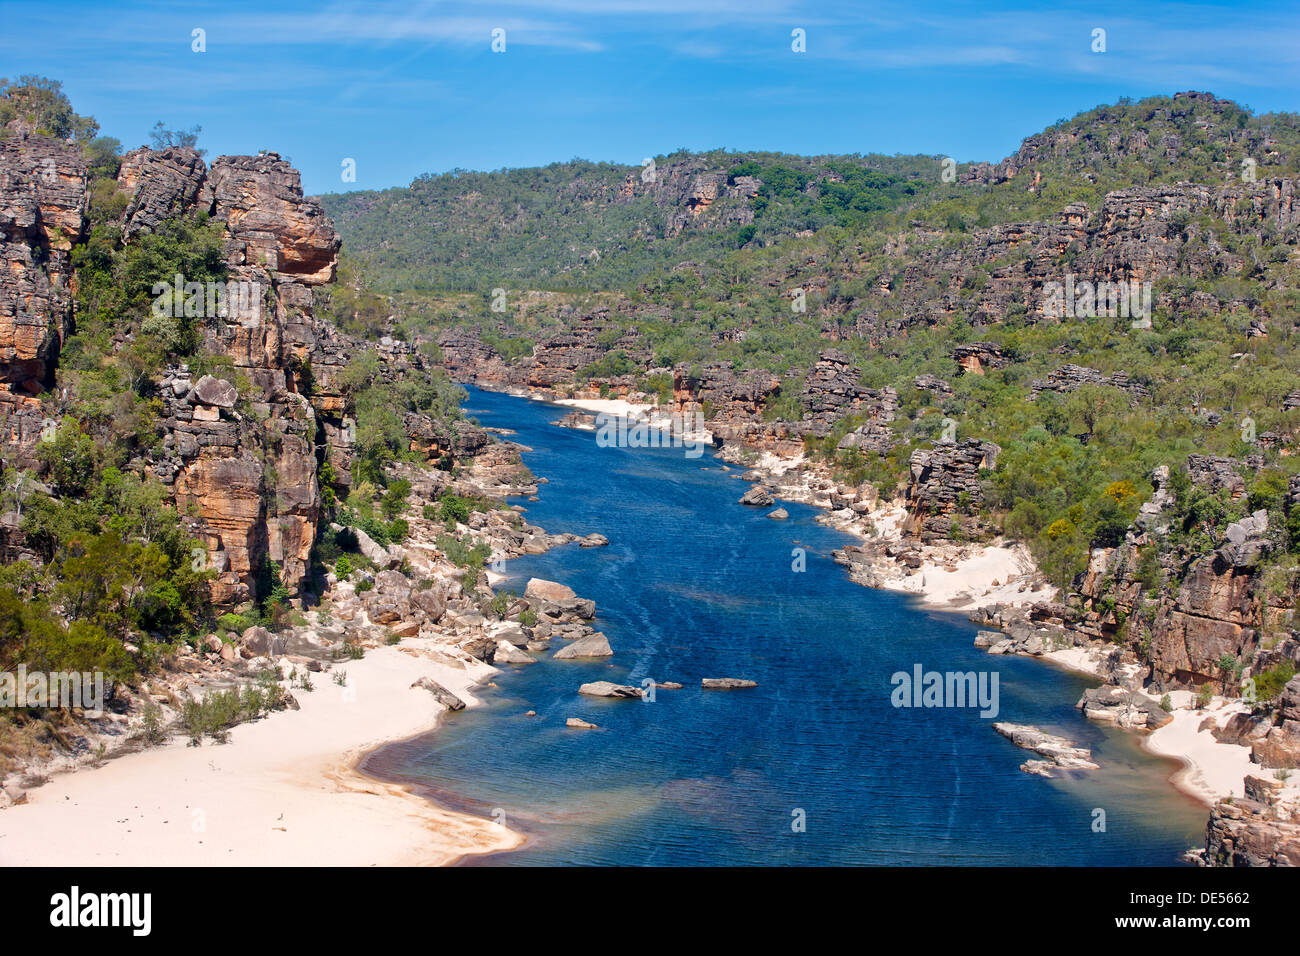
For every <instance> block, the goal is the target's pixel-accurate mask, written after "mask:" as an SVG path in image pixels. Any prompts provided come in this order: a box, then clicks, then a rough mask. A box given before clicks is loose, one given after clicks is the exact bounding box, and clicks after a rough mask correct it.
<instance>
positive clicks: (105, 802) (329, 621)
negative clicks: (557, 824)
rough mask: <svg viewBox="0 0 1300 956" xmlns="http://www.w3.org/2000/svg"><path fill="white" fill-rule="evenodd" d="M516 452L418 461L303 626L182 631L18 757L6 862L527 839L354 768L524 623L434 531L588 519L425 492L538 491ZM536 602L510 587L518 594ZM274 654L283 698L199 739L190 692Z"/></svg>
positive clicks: (9, 796)
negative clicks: (29, 753) (66, 732)
mask: <svg viewBox="0 0 1300 956" xmlns="http://www.w3.org/2000/svg"><path fill="white" fill-rule="evenodd" d="M521 468H522V465H521V463H520V461H519V458H518V453H517V450H514V448H513V446H493V448H492V449H489V452H485V453H484V454H483V455H482V456H481V457H480V458H479V459H476V460H475V462H474V465H473V467H472V468H470V469H468V470H467V471H466V472H465V473H463V474H462V475H461V476H459V477H458V478H455V479H452V478H449V477H448V476H446V475H443V474H440V473H435V472H427V471H422V470H420V469H415V468H410V469H409V470H408V473H407V477H409V478H410V479H411V486H412V487H411V497H410V499H409V500H408V502H407V505H408V508H407V511H406V512H405V517H406V519H407V521H408V526H409V529H410V537H409V538H407V539H406V540H405V541H404V542H403V543H401V544H397V543H394V544H391V545H388V546H387V547H384V546H381V545H379V544H377V543H376V542H375V541H373V540H372V539H370V537H369V536H368V535H365V534H364V532H361V531H357V532H356V535H357V538H358V544H359V550H360V552H361V554H362V555H363V556H364V563H365V568H366V569H362V570H355V569H354V570H353V571H351V572H349V573H348V574H347V575H346V576H345V579H343V580H339V579H338V577H337V576H336V574H335V573H333V572H331V573H330V574H329V575H328V584H329V587H328V589H327V590H326V592H325V593H324V594H322V595H320V598H319V601H320V603H319V605H318V606H316V607H314V608H313V609H311V610H306V611H305V612H304V611H296V612H295V617H296V620H295V621H294V623H293V624H292V626H288V625H286V626H285V627H284V628H283V629H282V630H281V631H279V632H278V633H275V634H272V633H271V632H269V631H267V630H265V629H264V628H262V627H257V626H254V627H249V628H247V629H246V630H245V631H244V632H243V633H242V635H241V634H232V635H227V636H226V637H225V638H224V639H223V638H221V637H219V636H218V635H216V634H211V635H208V636H207V637H206V638H202V639H200V640H198V641H196V642H193V643H191V644H188V645H182V646H179V647H177V648H175V649H173V650H172V651H171V653H170V654H169V655H168V656H167V659H166V661H165V662H163V663H162V664H161V665H160V666H158V667H156V668H155V669H154V670H153V671H151V672H150V673H149V675H148V676H146V677H144V678H142V680H141V681H140V683H139V685H138V686H133V687H132V688H130V689H124V690H123V694H124V696H125V698H126V704H127V708H128V709H127V712H126V713H123V714H116V713H107V714H105V716H104V717H103V718H102V720H100V721H99V722H98V723H97V724H96V725H94V726H87V727H86V728H85V730H84V737H82V738H80V739H79V740H74V741H71V742H70V743H69V744H68V747H69V748H71V749H72V751H73V753H72V754H70V755H69V756H60V757H58V758H57V759H53V760H45V761H38V762H34V763H32V764H30V765H29V766H27V767H25V768H22V772H21V773H18V772H16V773H14V774H13V776H14V777H16V778H17V777H21V782H20V784H19V785H18V786H10V787H9V788H8V790H7V791H5V792H3V793H2V794H0V795H3V796H4V797H5V804H8V803H10V802H13V805H11V806H4V809H0V864H4V865H39V864H45V865H48V864H50V863H52V862H55V863H58V864H60V865H88V866H90V865H113V866H123V865H142V866H145V865H159V864H162V865H176V866H220V865H290V866H314V865H343V866H361V865H445V864H450V863H454V862H456V861H458V860H460V859H462V858H463V857H465V856H467V855H474V854H481V853H491V852H497V851H501V850H508V849H513V848H515V847H518V846H519V845H521V844H522V843H523V842H524V837H523V836H522V835H521V834H519V833H516V832H514V831H511V830H509V829H508V828H506V827H505V826H502V825H500V824H498V823H496V822H495V821H493V820H488V819H484V818H482V817H477V816H473V815H469V814H465V813H460V812H455V811H452V810H449V809H447V808H444V807H442V806H439V805H437V804H435V803H433V802H431V801H429V800H427V799H426V798H425V797H424V796H422V795H420V794H417V793H414V792H412V791H411V790H409V789H407V788H406V787H404V786H400V785H395V784H393V783H390V782H385V781H380V780H377V779H375V778H373V777H371V776H369V775H367V774H365V773H363V772H361V771H360V770H359V769H358V766H359V764H360V762H361V761H362V760H363V759H364V758H365V757H367V756H368V755H369V754H370V753H372V752H374V751H376V750H378V749H380V748H382V747H383V746H384V745H386V744H389V743H393V742H396V741H401V740H407V739H410V738H413V737H417V736H421V735H423V734H425V733H428V732H429V731H431V730H433V729H435V728H436V727H437V726H438V724H439V722H440V719H441V717H442V715H443V714H445V713H446V712H447V711H448V709H453V710H454V709H460V708H461V707H466V706H474V705H475V704H476V703H477V700H476V699H475V696H474V694H473V692H472V691H473V688H474V687H476V686H479V685H481V684H483V683H484V682H486V681H489V680H490V679H491V678H492V677H494V676H495V675H497V674H498V673H500V671H499V670H498V668H497V667H494V666H492V664H493V662H494V661H495V662H496V663H497V664H498V665H500V664H501V662H502V660H503V659H504V660H505V661H507V662H509V661H511V660H512V659H513V658H517V656H518V653H519V652H516V651H514V650H512V651H511V652H510V653H509V654H507V652H506V650H505V648H504V645H505V644H506V643H507V642H506V641H505V637H504V636H505V635H515V637H516V639H518V635H519V634H522V632H521V631H519V628H518V625H517V624H516V623H515V622H513V621H507V620H505V619H504V617H505V615H498V614H495V613H494V614H493V615H492V617H491V618H490V619H489V617H488V616H487V615H486V614H485V609H486V608H487V606H488V604H489V603H490V601H491V600H492V597H493V595H492V594H491V593H490V592H489V591H487V590H486V589H483V588H482V586H481V583H482V578H481V577H480V578H477V579H475V578H471V577H469V576H468V575H467V574H466V572H465V568H464V564H465V560H466V559H465V558H464V557H463V556H462V558H461V559H460V560H461V564H460V565H457V564H456V563H454V562H453V561H452V560H451V558H450V557H449V556H448V555H447V554H446V553H444V551H443V550H441V544H442V537H443V536H444V535H453V536H454V537H456V538H459V539H462V544H461V546H462V548H468V547H469V545H470V544H475V545H483V546H486V547H488V548H490V550H491V553H492V554H493V555H494V556H498V557H499V558H502V559H504V558H510V557H517V556H519V555H521V554H524V553H532V554H535V553H540V552H542V551H545V550H547V549H549V548H551V547H554V546H556V545H559V544H564V543H569V542H571V541H576V540H577V537H576V536H575V535H551V534H548V533H546V532H545V531H544V530H543V529H541V528H538V527H535V526H531V525H528V524H527V523H525V522H524V521H523V517H522V513H521V512H522V509H520V508H518V507H516V508H489V509H488V510H485V511H473V512H470V513H469V515H468V516H467V517H466V519H465V520H464V521H462V522H456V523H455V524H454V525H450V524H449V523H448V522H447V521H446V520H445V519H436V520H435V519H434V518H431V517H430V515H429V513H428V509H429V508H430V507H431V506H433V505H434V502H436V501H437V500H438V499H439V496H440V495H442V494H443V493H444V492H446V491H451V492H453V493H457V494H460V495H464V496H467V497H471V498H478V497H487V498H501V497H505V496H508V495H518V494H528V493H532V492H535V491H536V490H537V485H536V484H533V483H530V482H531V475H529V474H528V473H527V470H526V469H523V470H521ZM524 479H527V481H525V483H523V484H521V483H520V482H521V480H524ZM358 563H361V559H358ZM341 566H342V565H339V567H341ZM527 608H528V604H527V603H525V602H516V604H515V605H514V606H513V611H512V613H513V614H514V617H515V618H516V619H517V618H518V617H519V614H520V613H521V612H522V611H523V610H525V609H527ZM498 618H500V619H498ZM534 631H535V629H534ZM533 636H534V637H536V633H535V632H534V635H533ZM543 643H547V641H543ZM270 672H278V673H276V677H278V678H279V680H278V683H279V687H280V689H281V693H282V694H284V695H286V699H287V707H286V708H283V709H276V710H272V711H270V712H269V713H266V714H264V715H263V716H261V717H260V718H258V719H255V720H252V721H245V722H244V723H238V724H235V725H234V726H233V727H231V728H230V729H229V730H228V731H225V732H217V733H215V734H214V733H212V732H209V733H208V734H200V735H199V736H200V738H201V739H204V743H203V745H202V746H188V745H187V741H188V736H189V735H188V734H187V733H186V732H184V730H183V725H184V716H183V710H184V707H183V705H184V702H185V701H187V700H189V701H195V700H201V699H204V698H206V697H207V696H208V695H209V694H212V693H217V692H223V691H226V690H231V689H233V690H239V689H240V688H244V687H248V686H250V685H260V683H261V682H262V681H263V680H264V679H265V678H266V677H267V676H268V674H269V673H270ZM149 704H154V705H157V707H158V710H159V720H160V722H161V734H162V743H161V744H159V745H154V746H149V745H144V744H141V743H139V742H138V741H139V740H140V739H141V738H142V736H143V734H142V731H143V729H144V723H145V720H144V714H145V713H146V711H147V708H148V705H149ZM168 735H170V736H168ZM215 737H223V738H224V741H223V742H218V741H217V740H216V739H215ZM97 746H98V747H102V748H103V749H102V750H101V751H100V753H101V756H100V757H96V756H94V754H95V752H96V749H97ZM105 758H108V759H105ZM0 806H3V805H0ZM344 834H346V838H344V837H343V836H342V835H344Z"/></svg>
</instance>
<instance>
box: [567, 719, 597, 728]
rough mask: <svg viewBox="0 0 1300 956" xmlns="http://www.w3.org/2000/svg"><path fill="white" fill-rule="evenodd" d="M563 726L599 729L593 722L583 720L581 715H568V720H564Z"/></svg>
mask: <svg viewBox="0 0 1300 956" xmlns="http://www.w3.org/2000/svg"><path fill="white" fill-rule="evenodd" d="M564 726H566V727H573V728H575V729H577V730H599V729H600V728H599V727H597V726H596V725H595V724H593V723H589V722H588V721H585V720H583V719H582V718H581V717H570V718H569V719H568V720H566V721H565V722H564Z"/></svg>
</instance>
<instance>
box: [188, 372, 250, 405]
mask: <svg viewBox="0 0 1300 956" xmlns="http://www.w3.org/2000/svg"><path fill="white" fill-rule="evenodd" d="M194 397H195V399H196V400H197V401H199V402H201V403H202V404H204V405H215V406H216V407H217V408H234V407H235V399H237V398H239V390H238V389H237V388H235V386H234V385H232V384H231V383H230V382H227V381H226V380H225V379H224V378H213V377H212V376H211V375H204V376H203V377H202V378H201V379H199V380H198V381H197V382H195V383H194Z"/></svg>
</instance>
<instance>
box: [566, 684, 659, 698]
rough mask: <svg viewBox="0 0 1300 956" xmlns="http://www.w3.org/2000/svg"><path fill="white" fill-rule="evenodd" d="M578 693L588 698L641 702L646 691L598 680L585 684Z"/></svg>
mask: <svg viewBox="0 0 1300 956" xmlns="http://www.w3.org/2000/svg"><path fill="white" fill-rule="evenodd" d="M578 693H579V694H583V695H585V696H587V697H612V698H615V699H631V700H640V699H641V697H642V696H643V695H644V693H645V692H644V691H642V690H641V688H640V687H632V686H629V685H627V684H615V683H613V682H612V681H607V680H597V681H591V682H590V683H587V684H583V685H582V686H581V687H579V688H578Z"/></svg>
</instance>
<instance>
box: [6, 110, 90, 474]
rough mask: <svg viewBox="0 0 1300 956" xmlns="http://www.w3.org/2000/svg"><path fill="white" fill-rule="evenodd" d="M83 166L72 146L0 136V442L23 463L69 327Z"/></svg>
mask: <svg viewBox="0 0 1300 956" xmlns="http://www.w3.org/2000/svg"><path fill="white" fill-rule="evenodd" d="M86 175H87V173H86V161H85V159H84V158H83V156H82V153H81V148H80V147H79V146H77V145H75V144H73V143H70V142H65V141H63V140H57V139H53V138H51V137H48V136H42V135H41V134H39V133H35V132H31V131H29V130H27V129H25V128H21V127H17V126H15V127H11V128H10V129H9V130H8V135H7V136H5V137H3V138H0V420H3V421H4V423H5V426H4V434H3V435H0V441H4V442H6V443H7V445H8V452H7V455H6V457H10V458H12V459H13V460H16V461H18V462H19V463H21V464H23V465H25V466H30V464H31V462H32V459H31V450H32V446H33V445H34V444H35V443H36V441H38V440H39V438H40V434H41V429H42V419H43V417H44V416H43V414H42V411H41V406H40V402H39V400H38V399H37V398H36V396H37V395H39V394H40V393H41V392H43V391H45V390H46V389H48V388H49V387H50V386H52V385H53V384H54V366H55V363H56V361H57V359H58V354H59V350H60V348H62V345H63V341H64V339H65V338H66V337H67V336H68V335H69V334H70V332H71V331H72V327H73V295H72V265H71V261H70V258H69V255H70V252H71V249H72V246H73V244H74V243H76V242H78V241H79V240H80V239H81V238H82V236H83V233H84V232H85V229H86V202H87V194H86Z"/></svg>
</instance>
